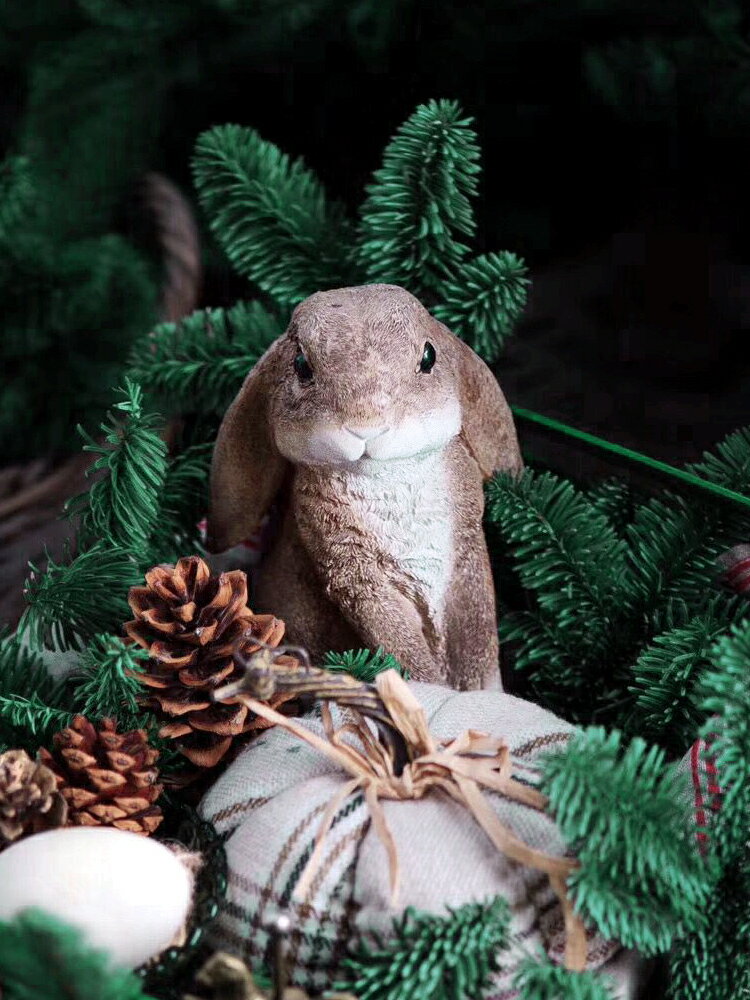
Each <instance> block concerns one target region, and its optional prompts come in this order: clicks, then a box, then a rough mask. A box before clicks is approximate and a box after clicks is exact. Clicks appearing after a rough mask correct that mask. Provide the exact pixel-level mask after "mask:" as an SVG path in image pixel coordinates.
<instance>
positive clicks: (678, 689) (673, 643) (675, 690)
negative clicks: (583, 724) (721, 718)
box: [631, 611, 727, 754]
mask: <svg viewBox="0 0 750 1000" xmlns="http://www.w3.org/2000/svg"><path fill="white" fill-rule="evenodd" d="M726 627H727V621H726V619H725V618H724V617H723V616H721V615H718V616H717V615H716V614H715V613H712V612H711V611H709V612H707V613H705V614H703V615H698V616H696V617H695V618H693V619H691V621H690V622H688V624H686V625H684V626H681V627H678V628H674V629H670V630H669V631H666V632H662V633H661V634H660V635H657V636H655V637H654V639H653V640H652V642H651V643H650V644H649V645H648V646H646V647H645V648H644V649H643V651H642V652H641V655H640V656H639V657H638V659H637V660H636V662H635V665H634V667H633V680H634V683H633V685H632V687H631V691H632V692H633V693H634V695H635V705H634V719H633V722H632V728H633V731H635V732H638V733H640V734H641V735H642V736H644V737H648V738H650V739H654V740H656V741H658V742H659V743H661V744H662V745H664V746H666V747H667V749H670V750H673V751H674V752H675V753H677V754H682V753H684V752H685V751H686V750H687V748H688V747H689V746H690V745H691V743H692V742H693V741H694V740H695V739H696V738H697V736H698V731H699V729H700V727H701V724H702V722H703V721H704V719H705V717H706V713H705V711H704V710H703V708H702V706H701V704H700V696H699V694H698V686H699V684H700V680H701V677H702V676H703V674H704V673H705V672H706V670H707V669H708V665H709V657H708V654H709V650H710V648H711V647H712V646H713V643H714V641H715V640H716V639H717V638H718V636H719V635H720V634H721V633H722V632H723V631H724V630H725V629H726Z"/></svg>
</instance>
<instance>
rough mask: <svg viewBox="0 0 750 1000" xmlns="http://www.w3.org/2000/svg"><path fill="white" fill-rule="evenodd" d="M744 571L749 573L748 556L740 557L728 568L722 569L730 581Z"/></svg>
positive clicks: (749, 561) (749, 560)
mask: <svg viewBox="0 0 750 1000" xmlns="http://www.w3.org/2000/svg"><path fill="white" fill-rule="evenodd" d="M745 573H750V558H745V559H740V561H739V562H736V563H735V564H734V566H730V567H729V569H727V570H725V571H724V576H725V577H726V579H727V580H728V581H729V582H730V583H732V582H733V581H734V580H735V579H736V577H738V576H742V575H743V574H745Z"/></svg>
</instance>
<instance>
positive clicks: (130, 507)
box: [68, 378, 167, 554]
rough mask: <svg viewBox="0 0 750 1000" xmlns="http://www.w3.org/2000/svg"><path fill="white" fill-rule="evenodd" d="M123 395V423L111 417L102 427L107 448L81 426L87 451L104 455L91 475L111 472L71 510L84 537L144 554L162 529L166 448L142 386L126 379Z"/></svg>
mask: <svg viewBox="0 0 750 1000" xmlns="http://www.w3.org/2000/svg"><path fill="white" fill-rule="evenodd" d="M118 392H119V393H121V395H122V396H123V397H124V398H123V399H122V401H121V402H119V403H116V404H115V408H116V409H117V410H120V411H121V413H122V414H124V419H122V418H120V417H119V416H118V417H113V416H112V415H110V418H109V422H108V423H105V424H102V425H101V430H102V432H103V434H104V443H103V444H101V445H100V444H98V443H97V442H96V441H94V439H93V438H92V437H91V436H90V435H88V434H87V433H86V432H85V431H84V430H83V428H79V431H80V433H81V434H82V436H83V437H84V439H85V440H86V442H87V443H86V445H85V446H84V451H90V452H93V453H95V454H98V455H99V456H100V457H99V458H98V459H97V460H96V462H95V463H94V465H93V466H92V469H91V473H92V474H93V475H95V476H96V474H97V473H106V474H105V475H103V476H101V477H100V478H98V479H96V480H95V481H94V483H93V484H92V486H91V487H90V489H89V490H88V492H87V493H85V494H83V495H82V496H80V497H77V498H76V499H75V500H74V501H73V502H72V503H71V504H69V507H68V509H69V511H70V513H71V514H77V513H81V514H82V523H81V533H80V537H81V538H82V539H84V540H88V541H91V540H100V541H103V542H106V543H107V544H110V545H112V546H115V547H119V548H122V549H131V550H132V551H133V552H135V553H136V554H143V553H144V552H145V550H146V547H147V545H148V541H149V539H150V537H151V536H152V534H153V533H154V532H155V531H156V530H160V527H161V526H160V525H159V523H158V515H159V511H160V506H159V499H160V495H161V492H162V490H163V487H164V482H165V478H166V474H167V446H166V445H165V443H164V441H163V440H162V439H161V437H160V436H159V432H158V428H159V419H158V418H157V417H156V416H154V415H153V414H151V413H148V412H147V411H146V410H145V408H144V405H143V390H142V389H141V387H140V385H139V384H138V383H137V382H133V381H132V380H131V379H129V378H126V379H125V387H124V388H123V389H119V390H118Z"/></svg>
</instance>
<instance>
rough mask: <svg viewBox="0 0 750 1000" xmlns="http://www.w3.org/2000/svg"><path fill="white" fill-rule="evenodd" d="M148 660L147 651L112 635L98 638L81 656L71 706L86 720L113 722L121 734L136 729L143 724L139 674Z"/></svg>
mask: <svg viewBox="0 0 750 1000" xmlns="http://www.w3.org/2000/svg"><path fill="white" fill-rule="evenodd" d="M146 660H148V650H145V649H141V648H140V646H134V645H132V644H126V643H124V642H123V641H122V639H120V638H118V637H117V636H114V635H106V634H103V635H97V636H94V638H93V639H92V640H91V642H90V643H89V644H88V646H87V647H86V649H85V650H84V651H83V654H82V657H81V672H80V675H79V676H78V677H77V678H76V681H75V685H74V691H73V703H74V705H75V707H76V711H77V712H79V713H80V714H81V715H85V716H86V717H87V718H88V719H91V720H99V719H102V718H112V719H116V720H117V721H118V723H119V724H120V729H121V730H122V731H124V730H126V729H139V728H140V727H141V726H142V725H143V724H144V721H145V714H146V713H144V711H143V710H142V709H141V708H140V706H139V705H138V701H137V697H138V695H140V694H142V693H143V686H142V684H141V683H140V681H139V680H138V675H139V674H141V673H142V672H143V669H144V668H143V663H144V662H145V661H146Z"/></svg>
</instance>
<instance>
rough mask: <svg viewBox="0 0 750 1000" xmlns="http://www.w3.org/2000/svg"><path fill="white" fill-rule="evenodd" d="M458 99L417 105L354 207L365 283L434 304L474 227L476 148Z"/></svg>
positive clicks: (453, 270)
mask: <svg viewBox="0 0 750 1000" xmlns="http://www.w3.org/2000/svg"><path fill="white" fill-rule="evenodd" d="M471 122H472V119H471V118H467V117H465V116H464V113H463V111H462V110H461V107H460V105H459V104H458V102H457V101H447V100H441V101H430V102H429V103H428V104H422V105H420V106H419V107H418V108H417V109H416V111H415V112H414V114H413V115H411V117H410V118H408V119H407V120H406V122H404V124H403V125H401V126H400V128H399V129H398V130H397V132H396V135H395V136H394V138H393V139H392V140H391V141H390V143H389V144H388V146H386V149H385V152H384V154H383V165H382V167H381V168H380V169H379V170H377V171H376V172H375V174H374V177H373V181H372V183H371V184H370V185H369V186H368V188H367V199H366V201H365V202H364V204H363V206H362V209H361V223H360V232H359V250H358V260H359V263H360V266H361V267H362V269H363V271H364V273H365V276H366V280H367V281H387V282H393V283H395V284H398V285H403V286H404V287H406V288H408V289H409V290H410V291H412V292H413V293H414V294H415V295H416V296H418V297H425V298H426V299H427V300H428V301H433V300H434V299H435V297H436V293H438V294H442V292H443V288H444V284H445V282H446V280H447V279H450V278H452V277H453V276H454V274H455V272H456V269H457V267H458V266H459V264H460V263H461V262H462V261H463V259H464V257H465V256H466V255H467V254H468V252H469V251H468V247H467V246H465V245H464V244H463V243H461V242H459V240H458V239H457V237H461V236H471V235H473V233H474V230H475V228H476V224H475V222H474V213H473V210H472V207H471V200H470V199H471V198H473V197H474V196H475V195H476V191H477V183H478V175H479V171H480V167H479V148H478V146H477V142H476V135H475V133H474V131H473V129H472V128H471Z"/></svg>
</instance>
